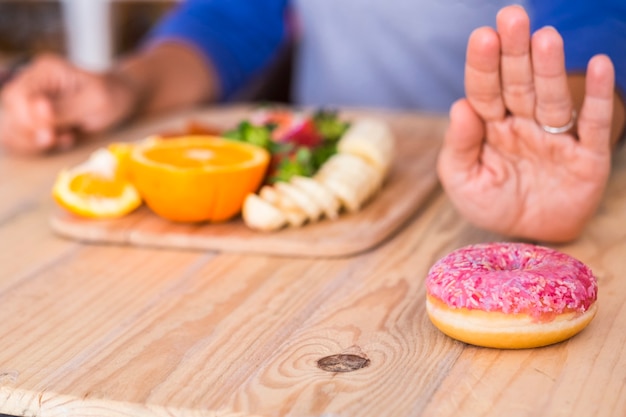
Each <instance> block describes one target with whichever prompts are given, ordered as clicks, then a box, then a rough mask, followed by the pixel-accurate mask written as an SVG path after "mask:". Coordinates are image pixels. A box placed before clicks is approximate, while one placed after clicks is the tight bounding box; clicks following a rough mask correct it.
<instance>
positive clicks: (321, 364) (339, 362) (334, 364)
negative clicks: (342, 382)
mask: <svg viewBox="0 0 626 417" xmlns="http://www.w3.org/2000/svg"><path fill="white" fill-rule="evenodd" d="M369 364H370V360H369V359H367V358H364V357H362V356H358V355H353V354H349V353H340V354H337V355H330V356H325V357H323V358H321V359H320V360H318V361H317V367H318V368H320V369H321V370H323V371H326V372H352V371H356V370H357V369H361V368H365V367H366V366H369Z"/></svg>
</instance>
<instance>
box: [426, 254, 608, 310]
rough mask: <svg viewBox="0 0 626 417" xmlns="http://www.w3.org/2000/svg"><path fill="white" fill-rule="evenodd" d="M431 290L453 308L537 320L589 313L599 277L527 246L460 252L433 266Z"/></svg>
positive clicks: (572, 262) (575, 262)
mask: <svg viewBox="0 0 626 417" xmlns="http://www.w3.org/2000/svg"><path fill="white" fill-rule="evenodd" d="M426 289H427V291H428V294H429V295H431V296H433V297H435V298H437V299H439V300H441V301H442V302H444V303H445V304H447V305H448V306H450V307H455V308H463V307H464V308H467V309H479V310H484V311H500V312H503V313H525V314H529V315H530V316H532V317H533V318H534V319H535V320H549V319H552V318H553V317H554V316H555V315H557V314H561V313H564V312H572V311H575V312H580V313H583V312H585V311H586V310H587V309H588V308H589V306H590V305H591V304H593V302H595V300H596V298H597V293H598V285H597V281H596V278H595V276H594V275H593V273H592V272H591V270H590V269H589V268H588V267H587V266H586V265H585V264H583V263H582V262H580V261H578V260H577V259H575V258H572V257H571V256H569V255H566V254H564V253H561V252H558V251H556V250H553V249H550V248H546V247H542V246H535V245H530V244H525V243H489V244H478V245H471V246H467V247H464V248H461V249H458V250H456V251H454V252H452V253H450V254H448V255H447V256H445V257H443V258H442V259H440V260H439V261H437V262H436V263H435V264H434V265H433V266H432V268H431V269H430V271H429V272H428V277H427V278H426Z"/></svg>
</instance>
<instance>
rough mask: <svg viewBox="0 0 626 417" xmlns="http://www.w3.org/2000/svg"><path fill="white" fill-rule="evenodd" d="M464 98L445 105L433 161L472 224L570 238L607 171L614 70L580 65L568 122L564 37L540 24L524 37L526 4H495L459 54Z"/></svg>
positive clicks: (600, 64) (604, 60)
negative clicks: (581, 76) (577, 96)
mask: <svg viewBox="0 0 626 417" xmlns="http://www.w3.org/2000/svg"><path fill="white" fill-rule="evenodd" d="M465 71H466V75H465V87H466V94H467V98H466V99H461V100H459V101H457V102H456V103H455V104H454V105H453V106H452V108H451V110H450V125H449V127H448V130H447V132H446V135H445V139H444V144H443V148H442V151H441V153H440V156H439V160H438V173H439V176H440V179H441V181H442V184H443V186H444V189H445V190H446V192H447V194H448V195H449V197H450V199H451V200H452V202H453V203H454V204H455V206H456V207H457V209H458V210H459V211H460V213H461V214H462V215H463V216H464V217H465V218H467V219H468V220H469V221H471V222H472V223H474V224H475V225H477V226H479V227H482V228H485V229H488V230H491V231H495V232H498V233H501V234H505V235H508V236H515V237H521V238H530V239H536V240H543V241H568V240H572V239H574V238H576V237H577V236H578V235H579V234H580V232H581V231H582V229H583V228H584V226H585V224H586V222H587V221H588V220H589V218H590V217H591V216H592V215H593V214H594V212H595V210H596V209H597V206H598V204H599V202H600V199H601V197H602V195H603V192H604V188H605V185H606V182H607V179H608V176H609V171H610V159H611V153H610V152H611V151H610V144H609V141H610V140H609V139H610V130H611V115H612V110H613V95H614V90H613V89H614V70H613V65H612V63H611V61H610V59H609V58H608V57H606V56H603V55H598V56H595V57H594V58H592V59H591V60H590V62H589V64H588V68H587V74H586V81H585V93H584V101H583V105H582V108H581V110H580V111H579V114H578V117H577V120H576V123H575V125H574V126H573V129H572V130H571V131H568V132H565V133H556V134H554V133H547V132H546V131H545V130H544V129H543V128H542V125H545V126H555V127H558V126H565V125H567V124H568V122H569V121H570V120H571V118H572V111H573V109H574V104H573V99H572V96H571V94H570V89H569V87H568V78H567V74H566V72H565V65H564V51H563V40H562V38H561V36H560V35H559V34H558V33H557V31H556V30H555V29H554V28H551V27H545V28H542V29H540V30H538V31H537V32H535V33H534V34H533V36H532V38H531V37H530V25H529V19H528V16H527V15H526V12H525V11H524V10H523V9H522V8H521V7H519V6H510V7H506V8H504V9H502V10H501V11H500V13H499V14H498V17H497V32H496V31H495V30H493V29H490V28H480V29H477V30H476V31H475V32H474V33H473V34H472V35H471V37H470V39H469V43H468V50H467V62H466V68H465Z"/></svg>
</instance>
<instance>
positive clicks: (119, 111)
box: [0, 55, 137, 153]
mask: <svg viewBox="0 0 626 417" xmlns="http://www.w3.org/2000/svg"><path fill="white" fill-rule="evenodd" d="M1 98H2V110H1V111H0V142H1V143H2V144H3V145H4V146H5V147H7V148H9V149H10V150H13V151H16V152H20V153H39V152H44V151H49V150H55V149H65V148H69V147H71V146H72V145H73V144H74V143H75V142H76V140H77V138H78V134H79V133H92V132H97V131H101V130H104V129H107V128H109V127H111V126H113V125H115V124H116V123H119V122H120V121H121V120H123V119H124V118H125V117H127V116H128V115H130V113H131V112H132V110H133V107H134V106H135V105H136V102H135V101H136V99H137V98H136V97H135V95H134V92H133V89H132V87H131V86H130V85H129V84H127V83H126V82H125V80H124V79H123V78H121V77H118V76H116V75H112V74H106V75H105V74H95V73H90V72H86V71H83V70H80V69H78V68H76V67H74V66H73V65H71V64H70V63H68V62H67V61H65V60H64V59H62V58H60V57H56V56H52V55H46V56H43V57H41V58H38V59H37V60H36V61H35V62H34V63H33V64H32V65H30V66H29V67H27V68H25V69H24V70H23V71H22V72H20V73H19V74H18V75H17V76H16V77H15V78H14V79H13V80H11V81H10V82H9V83H8V84H7V85H5V87H4V88H3V90H2V96H1Z"/></svg>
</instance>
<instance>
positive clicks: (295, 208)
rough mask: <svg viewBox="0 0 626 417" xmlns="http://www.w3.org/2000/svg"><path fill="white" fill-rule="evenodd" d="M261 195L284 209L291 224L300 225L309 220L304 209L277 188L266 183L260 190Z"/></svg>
mask: <svg viewBox="0 0 626 417" xmlns="http://www.w3.org/2000/svg"><path fill="white" fill-rule="evenodd" d="M259 196H260V197H261V198H262V199H263V200H265V201H267V202H268V203H270V204H272V205H273V206H274V207H276V208H277V209H279V210H280V211H282V213H283V214H284V215H285V217H286V218H287V222H288V223H289V225H290V226H293V227H299V226H302V225H303V224H304V223H305V222H306V221H307V215H306V213H305V212H304V210H302V208H301V207H300V206H299V205H298V204H296V203H295V202H294V201H293V200H292V199H291V198H290V197H289V196H287V195H285V194H282V193H279V192H278V190H276V188H274V187H272V186H270V185H264V186H263V187H261V190H260V191H259Z"/></svg>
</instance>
